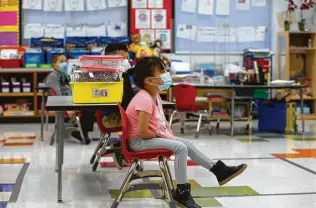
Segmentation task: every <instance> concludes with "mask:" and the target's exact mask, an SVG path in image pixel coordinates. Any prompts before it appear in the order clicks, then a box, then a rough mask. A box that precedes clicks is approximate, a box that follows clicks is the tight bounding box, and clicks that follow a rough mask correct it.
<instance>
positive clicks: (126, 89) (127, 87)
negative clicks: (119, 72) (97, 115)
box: [122, 68, 135, 110]
mask: <svg viewBox="0 0 316 208" xmlns="http://www.w3.org/2000/svg"><path fill="white" fill-rule="evenodd" d="M134 72H135V68H130V69H128V70H127V71H126V72H124V73H123V96H122V107H123V109H124V110H126V108H127V106H128V104H129V103H130V102H131V100H132V99H133V97H134V96H135V93H134V90H133V87H132V84H131V81H130V77H131V76H132V75H133V74H134Z"/></svg>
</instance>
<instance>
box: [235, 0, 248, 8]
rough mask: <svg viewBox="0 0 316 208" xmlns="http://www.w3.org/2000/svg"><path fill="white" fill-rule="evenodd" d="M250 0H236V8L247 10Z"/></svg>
mask: <svg viewBox="0 0 316 208" xmlns="http://www.w3.org/2000/svg"><path fill="white" fill-rule="evenodd" d="M249 9H250V0H236V10H249Z"/></svg>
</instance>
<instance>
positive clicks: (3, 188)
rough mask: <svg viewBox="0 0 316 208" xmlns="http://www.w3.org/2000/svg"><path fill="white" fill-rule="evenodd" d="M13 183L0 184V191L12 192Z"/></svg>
mask: <svg viewBox="0 0 316 208" xmlns="http://www.w3.org/2000/svg"><path fill="white" fill-rule="evenodd" d="M13 189H14V184H0V192H12V191H13Z"/></svg>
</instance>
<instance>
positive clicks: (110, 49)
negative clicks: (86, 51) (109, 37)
mask: <svg viewBox="0 0 316 208" xmlns="http://www.w3.org/2000/svg"><path fill="white" fill-rule="evenodd" d="M104 55H121V56H123V57H124V61H123V63H122V68H123V71H126V70H127V69H129V68H131V64H130V63H129V60H128V47H127V45H125V44H120V43H111V44H108V45H107V46H106V48H105V50H104Z"/></svg>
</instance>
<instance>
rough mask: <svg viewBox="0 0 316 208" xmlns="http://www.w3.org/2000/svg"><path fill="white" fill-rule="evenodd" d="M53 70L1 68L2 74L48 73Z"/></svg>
mask: <svg viewBox="0 0 316 208" xmlns="http://www.w3.org/2000/svg"><path fill="white" fill-rule="evenodd" d="M51 71H52V70H51V69H45V68H0V74H1V73H34V72H36V73H48V72H51Z"/></svg>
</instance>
